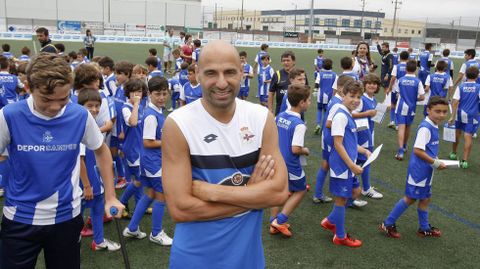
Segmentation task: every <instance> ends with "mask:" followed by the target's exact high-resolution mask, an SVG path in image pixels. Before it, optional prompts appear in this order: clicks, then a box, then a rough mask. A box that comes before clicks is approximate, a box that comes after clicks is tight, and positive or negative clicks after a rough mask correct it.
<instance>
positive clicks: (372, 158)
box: [362, 144, 383, 168]
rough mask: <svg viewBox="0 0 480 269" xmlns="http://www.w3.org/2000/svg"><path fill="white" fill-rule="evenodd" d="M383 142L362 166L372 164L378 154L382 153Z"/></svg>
mask: <svg viewBox="0 0 480 269" xmlns="http://www.w3.org/2000/svg"><path fill="white" fill-rule="evenodd" d="M382 147H383V144H381V145H380V146H378V147H377V148H376V149H375V150H374V151H373V152H372V155H370V157H368V159H367V161H366V162H365V163H364V164H363V165H362V168H365V167H367V165H369V164H371V163H372V162H373V161H375V160H376V159H377V158H378V155H380V151H381V150H382Z"/></svg>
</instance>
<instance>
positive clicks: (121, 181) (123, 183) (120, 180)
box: [115, 177, 127, 189]
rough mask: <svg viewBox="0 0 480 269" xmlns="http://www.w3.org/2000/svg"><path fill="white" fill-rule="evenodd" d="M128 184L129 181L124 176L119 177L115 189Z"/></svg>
mask: <svg viewBox="0 0 480 269" xmlns="http://www.w3.org/2000/svg"><path fill="white" fill-rule="evenodd" d="M126 185H127V181H126V180H125V178H124V177H118V181H117V184H116V185H115V189H123V188H125V186H126Z"/></svg>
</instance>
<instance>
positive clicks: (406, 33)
mask: <svg viewBox="0 0 480 269" xmlns="http://www.w3.org/2000/svg"><path fill="white" fill-rule="evenodd" d="M425 26H426V25H425V22H420V21H409V20H397V23H396V24H395V30H394V29H393V20H391V19H384V20H383V31H382V36H383V37H395V38H401V37H409V38H412V37H424V36H425ZM394 32H395V33H394Z"/></svg>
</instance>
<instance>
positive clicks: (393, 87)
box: [385, 51, 408, 128]
mask: <svg viewBox="0 0 480 269" xmlns="http://www.w3.org/2000/svg"><path fill="white" fill-rule="evenodd" d="M407 61H408V52H406V51H402V52H400V62H399V63H398V64H396V65H395V66H393V69H392V79H391V81H390V84H389V85H388V89H387V90H386V92H385V95H388V94H389V93H390V123H389V124H388V127H390V128H396V123H395V108H396V106H397V101H398V96H397V93H398V89H397V88H398V87H397V86H398V84H397V80H398V79H401V78H402V77H403V76H405V75H406V74H407Z"/></svg>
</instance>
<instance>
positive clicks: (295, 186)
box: [288, 176, 307, 192]
mask: <svg viewBox="0 0 480 269" xmlns="http://www.w3.org/2000/svg"><path fill="white" fill-rule="evenodd" d="M306 189H307V178H306V177H302V178H301V179H296V180H291V179H290V176H289V179H288V190H289V191H291V192H298V191H304V190H306Z"/></svg>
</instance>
